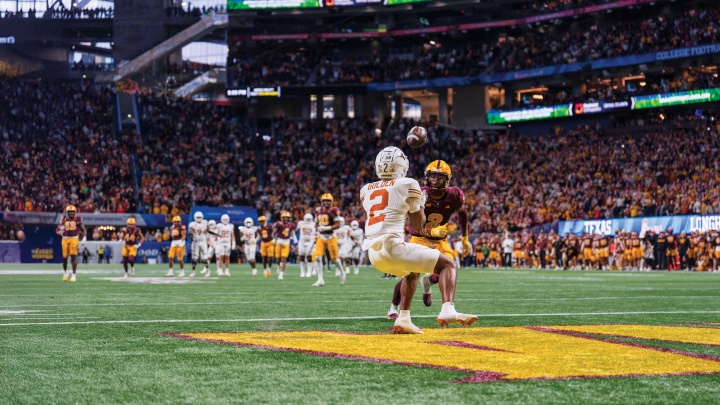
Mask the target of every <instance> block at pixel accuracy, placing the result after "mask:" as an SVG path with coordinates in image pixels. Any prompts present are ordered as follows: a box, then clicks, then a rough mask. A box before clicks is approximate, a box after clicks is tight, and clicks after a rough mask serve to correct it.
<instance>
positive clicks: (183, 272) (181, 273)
mask: <svg viewBox="0 0 720 405" xmlns="http://www.w3.org/2000/svg"><path fill="white" fill-rule="evenodd" d="M178 277H179V278H183V277H185V270H180V273H178Z"/></svg>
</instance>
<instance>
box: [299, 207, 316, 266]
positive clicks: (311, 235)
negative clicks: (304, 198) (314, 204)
mask: <svg viewBox="0 0 720 405" xmlns="http://www.w3.org/2000/svg"><path fill="white" fill-rule="evenodd" d="M297 230H298V233H299V234H300V238H299V240H298V261H299V262H300V277H310V276H311V275H312V269H314V268H315V265H314V263H315V260H313V256H312V254H313V247H314V246H313V245H314V244H315V238H316V237H317V236H316V233H315V219H314V218H313V216H312V214H311V213H309V212H308V213H307V214H305V216H304V217H303V220H302V221H300V222H299V223H298V226H297ZM306 268H307V271H306Z"/></svg>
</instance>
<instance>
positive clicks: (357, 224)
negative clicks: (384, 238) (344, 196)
mask: <svg viewBox="0 0 720 405" xmlns="http://www.w3.org/2000/svg"><path fill="white" fill-rule="evenodd" d="M350 228H352V230H353V231H354V230H356V229H358V228H360V224H359V223H358V221H352V222H350Z"/></svg>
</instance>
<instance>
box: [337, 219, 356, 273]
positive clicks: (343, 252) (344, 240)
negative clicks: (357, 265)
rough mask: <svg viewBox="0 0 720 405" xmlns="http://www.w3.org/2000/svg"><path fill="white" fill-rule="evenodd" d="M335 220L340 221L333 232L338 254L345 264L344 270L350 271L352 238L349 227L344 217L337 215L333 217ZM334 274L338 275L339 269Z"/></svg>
mask: <svg viewBox="0 0 720 405" xmlns="http://www.w3.org/2000/svg"><path fill="white" fill-rule="evenodd" d="M335 220H336V221H338V222H339V223H340V227H339V228H338V229H336V230H335V231H334V232H333V233H335V237H336V238H337V241H338V248H339V249H338V250H339V253H338V256H339V257H340V261H341V262H342V263H343V265H345V272H346V273H350V267H349V266H350V260H351V259H350V257H351V256H352V247H353V243H352V239H351V237H350V231H351V229H350V227H349V226H348V225H347V224H346V223H345V218H343V217H337V218H335ZM335 275H336V276H339V275H340V272H339V271H336V272H335Z"/></svg>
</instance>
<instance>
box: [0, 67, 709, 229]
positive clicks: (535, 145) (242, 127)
mask: <svg viewBox="0 0 720 405" xmlns="http://www.w3.org/2000/svg"><path fill="white" fill-rule="evenodd" d="M0 89H2V90H3V96H2V98H1V99H0V106H1V107H2V108H0V135H1V136H2V144H1V146H2V148H1V149H0V150H1V152H0V153H2V155H3V159H2V160H1V161H0V164H1V165H2V167H0V201H1V202H2V206H1V207H0V208H2V209H3V210H20V211H55V212H58V211H61V210H62V209H63V208H64V206H65V205H66V204H67V203H74V204H76V205H77V206H78V209H79V211H80V212H137V211H139V212H147V213H158V214H172V215H175V214H178V213H187V212H188V211H189V209H190V207H191V206H192V205H193V204H198V205H214V206H223V205H230V204H234V205H255V206H256V207H257V208H258V210H259V213H261V214H266V215H270V216H271V217H273V218H274V217H275V216H277V214H278V213H279V212H280V211H281V210H289V211H291V212H292V213H293V214H294V215H295V216H296V217H298V218H299V217H301V215H302V214H304V213H305V212H306V211H307V210H308V209H309V208H311V207H313V206H315V205H316V204H317V200H318V197H319V195H320V194H322V193H325V192H330V193H332V194H333V195H334V196H335V198H336V202H337V204H338V205H339V206H340V207H341V208H342V209H343V213H344V215H345V216H346V217H347V218H348V219H349V220H350V219H357V220H360V221H362V220H363V215H364V211H363V210H362V208H361V207H360V206H359V204H358V202H357V200H356V196H357V190H358V189H359V187H360V186H361V185H362V184H364V183H366V182H369V181H371V180H372V178H373V175H374V170H373V165H372V161H373V158H374V154H375V153H376V152H377V150H379V149H381V148H382V147H384V146H386V145H399V146H401V147H403V148H404V149H405V150H406V151H407V154H408V158H409V159H410V160H411V168H412V173H411V175H413V176H415V177H422V171H423V169H424V168H425V166H426V165H427V164H428V163H429V162H430V161H431V160H434V159H437V158H440V159H444V160H446V161H448V162H449V163H450V164H451V166H452V168H453V171H454V175H453V184H455V185H458V186H460V187H461V188H462V189H463V190H465V193H466V199H467V203H468V207H469V210H470V227H471V232H472V233H482V232H502V231H504V230H510V231H518V230H524V229H530V228H532V227H534V226H537V225H541V224H545V223H548V222H553V221H556V220H559V219H581V218H609V217H636V216H640V215H645V216H652V215H684V214H691V213H699V214H706V213H717V212H720V177H718V176H717V175H716V173H717V172H719V170H718V169H720V167H718V163H717V162H716V159H715V158H714V157H715V156H716V154H717V152H718V149H720V140H719V139H720V138H719V137H718V129H717V127H715V126H711V127H708V126H707V124H706V121H705V119H704V118H678V119H677V120H672V121H671V120H668V122H666V123H665V125H664V126H661V127H657V126H653V127H651V129H644V128H643V127H633V128H628V129H627V130H622V131H620V133H621V135H612V136H608V135H605V134H603V133H602V130H601V129H600V128H599V126H598V127H589V126H588V127H578V128H576V129H574V130H571V131H565V130H560V129H557V130H556V131H555V132H554V133H553V134H551V135H548V136H544V137H531V138H530V137H523V136H521V135H514V134H509V135H506V136H497V135H492V136H490V135H485V134H483V133H482V132H478V131H473V132H465V131H456V130H451V129H448V128H447V127H443V126H440V125H437V124H434V125H433V124H426V125H427V126H428V131H429V136H430V139H432V142H428V143H427V144H426V145H425V146H423V147H422V148H421V149H410V148H407V147H405V134H406V132H407V130H408V129H409V128H410V127H411V126H412V125H414V124H415V123H414V122H412V121H407V120H401V121H399V122H395V123H392V124H391V125H390V126H389V127H388V128H387V129H385V130H384V132H382V133H378V132H375V128H376V127H377V124H378V123H377V122H375V121H374V120H372V119H353V120H323V121H309V120H290V119H283V118H278V119H276V120H274V121H273V124H272V125H273V128H272V131H271V135H265V136H261V135H260V134H259V133H254V131H253V130H251V128H250V126H249V124H248V123H247V122H248V121H247V120H237V119H236V118H231V114H230V112H229V110H227V109H226V107H222V106H215V105H212V104H208V103H195V102H192V101H187V100H180V99H173V98H167V97H162V96H142V97H141V98H140V105H141V108H142V111H143V114H142V117H143V119H142V136H139V135H137V134H125V135H121V136H115V135H114V134H112V133H111V131H110V129H111V125H112V121H111V118H110V115H111V114H110V113H109V112H110V104H111V100H112V92H111V90H109V89H107V88H104V87H91V86H86V87H77V86H73V85H69V84H48V83H45V82H21V81H17V80H10V79H3V80H2V81H0ZM68 94H70V95H72V96H71V97H66V96H67V95H68ZM653 115H655V114H653ZM688 126H690V129H684V128H687V127H688ZM661 128H664V129H661ZM41 142H42V147H40V143H41ZM68 145H69V147H68ZM133 157H134V159H135V165H136V166H135V167H136V168H137V172H135V171H134V170H133ZM136 179H137V180H138V182H137V199H136V198H135V191H136V190H135V184H136V183H135V182H136Z"/></svg>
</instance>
